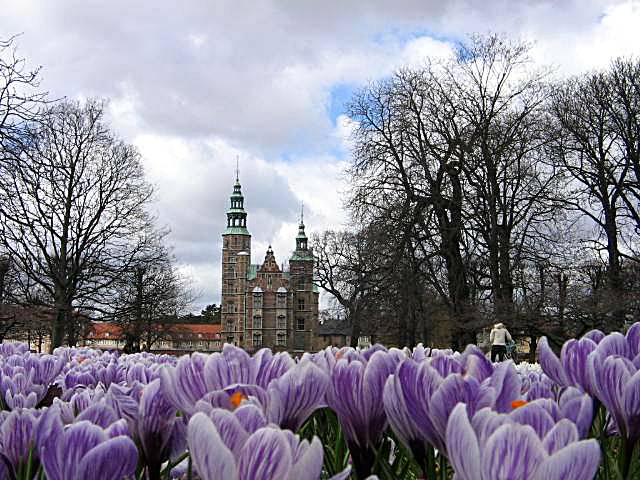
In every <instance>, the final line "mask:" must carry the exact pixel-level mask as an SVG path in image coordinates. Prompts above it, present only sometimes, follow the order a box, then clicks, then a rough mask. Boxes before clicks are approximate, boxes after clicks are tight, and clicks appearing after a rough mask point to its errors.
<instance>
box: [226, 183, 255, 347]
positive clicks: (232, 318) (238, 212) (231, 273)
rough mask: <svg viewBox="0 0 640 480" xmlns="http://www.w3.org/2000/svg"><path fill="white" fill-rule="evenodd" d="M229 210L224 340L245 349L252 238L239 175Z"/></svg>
mask: <svg viewBox="0 0 640 480" xmlns="http://www.w3.org/2000/svg"><path fill="white" fill-rule="evenodd" d="M230 203H231V204H230V208H229V210H227V228H226V229H225V231H224V233H223V234H222V299H221V307H222V314H221V321H222V338H223V341H225V342H227V343H232V344H235V345H242V343H243V339H244V332H245V330H246V310H247V308H246V300H245V298H246V297H245V292H246V288H247V273H248V270H249V267H250V264H251V235H250V234H249V231H248V230H247V212H245V210H244V197H243V195H242V188H241V186H240V179H239V172H238V170H236V182H235V184H234V185H233V193H232V194H231V197H230Z"/></svg>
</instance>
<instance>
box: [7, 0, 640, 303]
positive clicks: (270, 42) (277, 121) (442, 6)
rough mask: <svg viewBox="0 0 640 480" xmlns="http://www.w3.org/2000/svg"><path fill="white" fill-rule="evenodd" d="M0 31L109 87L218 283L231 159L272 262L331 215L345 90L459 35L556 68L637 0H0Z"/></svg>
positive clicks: (94, 89) (330, 221)
mask: <svg viewBox="0 0 640 480" xmlns="http://www.w3.org/2000/svg"><path fill="white" fill-rule="evenodd" d="M0 11H2V14H1V15H0V38H6V37H8V36H10V35H12V34H16V33H22V35H21V37H20V38H19V51H20V53H21V54H22V55H23V56H25V57H26V58H27V59H28V61H29V63H30V64H31V65H42V67H43V70H42V80H43V81H42V85H43V87H44V88H45V89H47V90H48V91H50V92H51V93H52V94H53V95H55V96H58V97H61V96H67V97H70V98H86V97H102V98H107V99H109V100H110V104H109V112H110V115H111V117H112V125H113V128H114V129H115V130H116V131H117V132H118V133H119V134H120V135H121V136H122V137H123V138H125V139H126V140H127V141H129V142H131V143H133V144H135V145H136V146H137V147H138V148H139V150H140V152H141V154H142V156H143V159H144V165H145V168H146V171H147V174H148V176H149V179H150V180H151V181H152V182H153V184H154V185H155V186H156V188H157V197H158V200H157V203H156V205H155V208H156V209H157V212H158V215H159V218H160V222H161V223H162V224H163V225H167V226H168V227H169V228H170V229H171V231H172V233H171V236H170V243H171V244H172V245H173V247H174V253H175V256H176V258H177V259H178V261H179V262H180V265H181V268H182V269H183V270H184V272H185V273H187V274H189V275H190V276H191V277H192V278H193V280H194V282H195V284H196V286H197V288H198V289H199V290H200V291H201V292H202V295H201V298H200V299H199V304H198V305H196V306H195V307H194V310H198V309H199V308H200V307H201V306H203V305H205V304H207V303H211V302H218V301H219V297H220V264H219V261H220V249H221V237H220V234H221V231H222V230H223V228H224V225H225V214H224V212H225V210H226V209H227V206H228V197H229V194H230V193H231V190H232V184H233V180H234V169H235V158H236V156H239V158H240V170H241V172H240V177H241V181H242V185H243V190H244V193H245V206H246V208H247V210H248V212H249V217H248V226H249V230H250V232H251V233H252V235H253V251H252V258H253V261H254V263H257V262H259V261H261V260H262V258H263V256H264V252H265V250H266V247H267V245H268V244H269V243H271V244H272V245H273V247H274V250H275V253H276V258H277V259H278V261H283V260H286V258H287V257H288V256H289V254H290V252H291V250H292V249H293V247H294V237H295V233H296V224H297V218H298V215H299V209H300V203H301V202H304V204H305V220H306V223H307V227H308V231H320V230H322V229H325V228H340V227H342V226H344V224H345V223H346V222H347V218H346V216H345V214H344V212H343V211H342V209H341V191H343V190H344V188H345V186H344V183H343V181H342V180H341V174H342V171H343V169H344V166H345V165H346V162H348V159H349V152H348V148H347V146H346V142H345V139H346V135H347V134H348V131H349V126H348V122H347V121H346V118H345V117H344V115H343V106H344V102H345V101H346V100H348V99H349V98H350V96H351V95H352V93H353V92H354V91H355V90H357V89H358V88H360V87H362V86H363V85H366V84H367V83H368V82H370V81H372V80H375V79H378V78H383V77H385V76H387V75H389V74H390V73H391V72H392V71H393V70H394V69H396V68H398V67H399V66H403V65H419V64H421V63H422V62H424V61H425V59H426V58H428V57H432V56H440V55H446V54H447V53H448V52H449V51H450V48H451V45H452V43H454V42H456V41H459V40H461V39H464V38H465V36H466V35H467V34H469V33H474V32H478V33H486V32H489V31H493V32H499V33H505V34H507V35H510V36H512V37H516V38H525V39H530V40H534V41H535V42H536V46H535V49H534V56H535V57H536V58H537V59H538V60H539V61H540V62H543V63H546V64H551V65H554V66H556V67H557V72H558V75H571V74H576V73H579V72H581V71H585V70H588V69H593V68H598V67H602V66H606V65H607V64H608V62H609V61H610V60H611V58H613V57H615V56H619V55H632V54H635V55H638V54H640V33H639V30H638V25H640V0H631V1H597V0H576V1H573V0H557V1H527V0H517V1H516V0H477V1H474V0H466V1H464V0H450V1H441V0H385V1H383V0H366V1H365V0H323V1H319V0H318V1H315V0H305V1H299V0H280V1H276V0H258V1H244V0H209V1H204V0H203V1H195V0H194V1H182V2H178V1H173V2H168V1H161V0H153V1H151V0H150V1H137V2H132V1H130V0H118V1H116V0H109V1H87V0H76V1H73V0H60V1H55V2H51V1H48V0H41V1H31V0H0Z"/></svg>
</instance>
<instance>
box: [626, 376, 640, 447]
mask: <svg viewBox="0 0 640 480" xmlns="http://www.w3.org/2000/svg"><path fill="white" fill-rule="evenodd" d="M622 409H623V412H624V416H625V423H626V428H627V436H628V437H629V438H630V439H631V440H632V441H635V440H637V439H638V438H640V371H638V372H636V373H635V374H634V375H633V376H632V377H631V378H630V379H629V381H628V382H627V384H626V385H625V386H624V391H623V397H622Z"/></svg>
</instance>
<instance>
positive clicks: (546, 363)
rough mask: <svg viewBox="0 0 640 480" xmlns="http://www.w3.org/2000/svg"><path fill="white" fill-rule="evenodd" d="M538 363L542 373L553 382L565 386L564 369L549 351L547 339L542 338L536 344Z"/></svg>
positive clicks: (551, 351)
mask: <svg viewBox="0 0 640 480" xmlns="http://www.w3.org/2000/svg"><path fill="white" fill-rule="evenodd" d="M538 361H539V362H540V366H541V367H542V370H544V373H546V374H547V375H548V376H549V377H551V379H552V380H553V381H554V382H556V383H557V384H558V385H561V386H566V385H567V378H566V375H565V372H564V368H563V367H562V364H561V363H560V359H559V358H558V357H557V356H556V354H555V353H553V350H551V347H550V346H549V343H548V341H547V337H542V338H541V339H540V342H538Z"/></svg>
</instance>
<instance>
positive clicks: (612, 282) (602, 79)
mask: <svg viewBox="0 0 640 480" xmlns="http://www.w3.org/2000/svg"><path fill="white" fill-rule="evenodd" d="M633 67H634V66H633V64H630V63H625V62H622V61H619V62H616V63H614V66H613V71H610V72H605V71H603V72H594V73H591V74H589V75H586V76H584V77H580V78H572V79H569V80H567V81H565V82H564V83H563V84H562V85H560V86H559V87H558V88H557V90H556V92H555V93H554V97H553V102H552V105H551V111H552V113H553V115H554V117H555V120H556V122H557V134H556V136H557V140H556V143H555V145H554V147H555V148H554V153H555V159H556V163H557V166H558V168H559V169H561V170H562V172H563V174H564V175H565V176H566V191H567V192H566V194H565V196H564V199H563V202H564V205H565V207H566V208H567V209H569V210H571V211H573V212H575V213H577V214H578V215H579V216H581V217H582V218H583V219H584V221H585V226H586V228H589V227H590V226H593V227H594V231H595V236H591V237H590V238H589V240H591V243H592V245H593V249H594V250H595V252H596V257H595V258H598V256H600V258H603V261H604V263H605V265H606V271H605V272H604V273H605V276H604V278H605V279H606V282H604V283H602V282H596V284H594V286H595V287H597V288H598V291H599V292H600V294H604V295H605V296H606V297H607V298H611V299H615V298H616V297H621V296H622V295H623V293H624V279H623V275H622V269H623V265H622V262H623V258H627V259H630V260H632V261H633V258H634V257H633V256H632V255H630V251H631V248H632V247H633V245H634V244H637V241H635V240H634V237H636V235H637V231H638V230H637V229H638V224H637V218H636V217H637V215H638V213H637V212H638V210H637V207H638V204H637V201H638V200H637V198H639V197H637V194H638V192H639V191H640V190H639V187H638V179H637V177H636V175H637V173H636V170H635V163H637V161H638V160H637V159H638V152H637V151H638V146H637V142H638V138H639V135H640V134H639V133H638V125H640V120H639V116H640V109H638V103H640V100H638V98H637V96H638V95H639V94H640V91H638V90H635V91H634V87H633V82H634V81H636V82H637V78H635V77H637V75H638V69H637V67H636V69H635V70H634V68H633ZM634 78H635V80H634ZM627 97H628V98H627ZM625 244H626V247H627V248H625V247H624V245H625ZM605 290H606V292H605ZM593 298H594V299H595V298H596V297H595V296H594V297H593ZM616 304H617V302H616V301H615V300H614V301H613V302H612V303H611V304H610V308H611V311H610V313H613V323H612V324H611V325H610V326H611V327H616V328H620V327H621V322H622V321H623V320H624V311H623V310H622V309H621V308H617V307H615V305H616ZM618 306H619V304H618Z"/></svg>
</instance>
